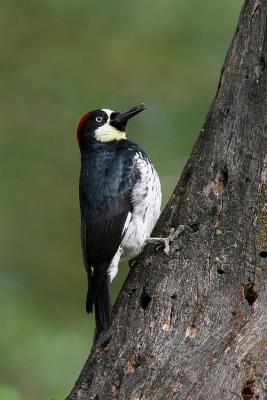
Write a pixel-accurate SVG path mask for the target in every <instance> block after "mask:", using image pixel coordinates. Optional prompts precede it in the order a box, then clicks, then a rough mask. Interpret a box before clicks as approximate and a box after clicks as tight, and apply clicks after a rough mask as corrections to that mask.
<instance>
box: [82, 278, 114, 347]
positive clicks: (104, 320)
mask: <svg viewBox="0 0 267 400" xmlns="http://www.w3.org/2000/svg"><path fill="white" fill-rule="evenodd" d="M95 283H96V282H94V278H93V279H92V280H91V282H90V284H89V289H88V292H87V298H86V310H87V312H88V313H89V312H92V310H93V304H94V308H95V322H96V331H95V339H94V340H96V339H97V338H98V336H99V335H100V333H101V332H102V331H105V330H107V329H108V328H109V326H110V316H111V294H110V280H109V276H108V274H107V273H106V274H105V277H104V279H103V281H102V283H101V285H100V286H99V289H98V290H97V291H96V290H95V289H96V286H95ZM97 286H98V285H97Z"/></svg>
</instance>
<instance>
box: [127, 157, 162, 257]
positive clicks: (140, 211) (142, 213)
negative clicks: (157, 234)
mask: <svg viewBox="0 0 267 400" xmlns="http://www.w3.org/2000/svg"><path fill="white" fill-rule="evenodd" d="M136 160H137V164H136V167H137V168H138V170H139V172H140V180H139V181H138V182H137V184H136V185H135V187H134V189H133V192H132V202H133V211H132V213H131V218H130V219H128V221H127V225H126V226H125V235H124V238H123V241H122V243H121V247H122V251H123V257H134V256H136V255H137V254H139V253H140V251H141V250H142V248H143V247H144V245H145V241H146V239H147V238H149V236H150V234H151V232H152V229H153V228H154V226H155V223H156V221H157V219H158V217H159V215H160V206H161V198H162V195H161V187H160V180H159V177H158V174H157V172H156V170H155V168H154V167H153V165H152V164H151V163H150V162H148V160H146V159H144V158H143V156H142V154H138V155H137V156H136Z"/></svg>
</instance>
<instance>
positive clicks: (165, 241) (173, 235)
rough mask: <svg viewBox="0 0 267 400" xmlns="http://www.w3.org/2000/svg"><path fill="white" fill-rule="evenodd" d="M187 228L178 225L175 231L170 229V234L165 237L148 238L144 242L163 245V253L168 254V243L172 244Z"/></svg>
mask: <svg viewBox="0 0 267 400" xmlns="http://www.w3.org/2000/svg"><path fill="white" fill-rule="evenodd" d="M186 228H187V226H186V225H179V226H178V228H177V229H175V228H171V229H170V234H169V235H168V236H167V237H162V238H161V237H150V238H148V239H147V240H146V241H147V242H148V243H149V242H152V243H155V242H161V243H163V244H164V249H163V251H164V253H165V254H167V255H168V254H169V252H170V243H172V242H173V241H174V240H175V239H176V238H177V237H178V236H179V235H180V234H181V233H182V232H184V230H185V229H186Z"/></svg>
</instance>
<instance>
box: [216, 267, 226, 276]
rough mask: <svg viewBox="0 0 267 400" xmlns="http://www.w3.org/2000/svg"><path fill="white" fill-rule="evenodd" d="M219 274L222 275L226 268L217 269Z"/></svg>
mask: <svg viewBox="0 0 267 400" xmlns="http://www.w3.org/2000/svg"><path fill="white" fill-rule="evenodd" d="M217 272H218V274H220V275H222V274H225V270H224V269H223V268H218V269H217Z"/></svg>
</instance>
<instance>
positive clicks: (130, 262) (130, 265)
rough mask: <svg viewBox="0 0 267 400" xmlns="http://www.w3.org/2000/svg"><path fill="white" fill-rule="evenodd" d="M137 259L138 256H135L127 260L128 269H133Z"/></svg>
mask: <svg viewBox="0 0 267 400" xmlns="http://www.w3.org/2000/svg"><path fill="white" fill-rule="evenodd" d="M137 258H138V256H135V257H133V258H131V259H130V260H129V268H130V269H131V268H133V267H134V266H135V263H136V261H137Z"/></svg>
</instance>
